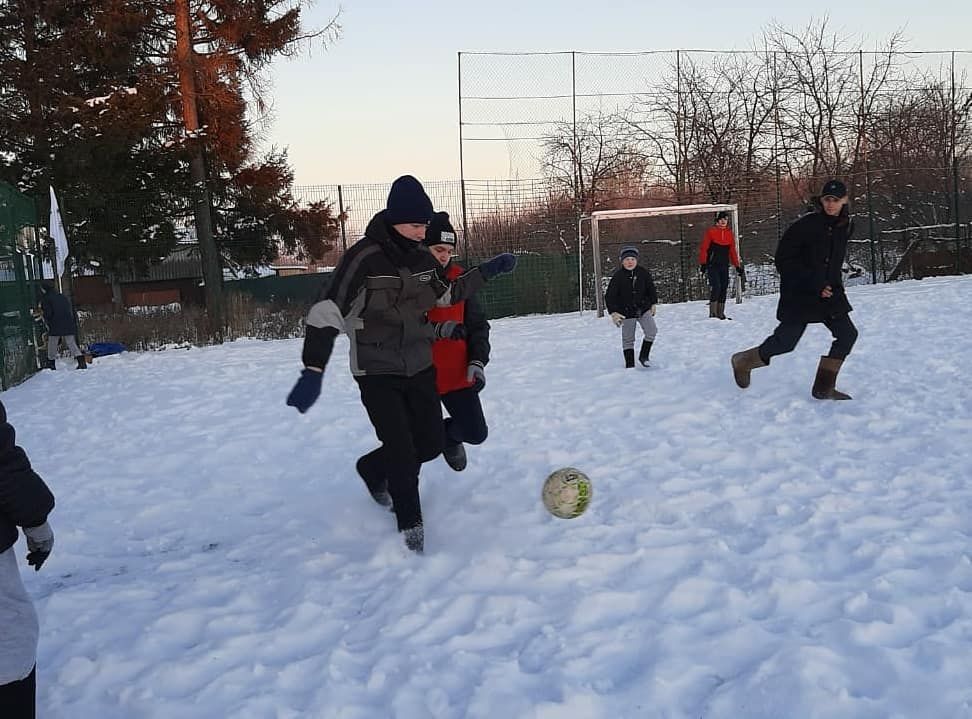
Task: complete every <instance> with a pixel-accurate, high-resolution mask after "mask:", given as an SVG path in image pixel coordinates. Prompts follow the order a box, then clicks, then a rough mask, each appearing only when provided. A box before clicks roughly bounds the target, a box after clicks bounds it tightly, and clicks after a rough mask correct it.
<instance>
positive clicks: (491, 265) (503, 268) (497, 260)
mask: <svg viewBox="0 0 972 719" xmlns="http://www.w3.org/2000/svg"><path fill="white" fill-rule="evenodd" d="M514 267H516V255H512V254H510V253H509V252H504V253H503V254H501V255H496V257H494V258H493V259H491V260H486V261H485V262H484V263H483V264H481V265H480V266H479V271H480V272H481V273H482V274H483V279H484V280H486V281H487V282H488V281H489V280H491V279H493V278H494V277H496V275H505V274H506V273H507V272H512V271H513V268H514Z"/></svg>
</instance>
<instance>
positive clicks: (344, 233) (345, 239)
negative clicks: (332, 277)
mask: <svg viewBox="0 0 972 719" xmlns="http://www.w3.org/2000/svg"><path fill="white" fill-rule="evenodd" d="M337 188H338V219H339V220H340V222H341V251H342V252H347V251H348V230H347V226H346V225H345V217H344V195H343V194H342V191H341V186H340V185H338V186H337Z"/></svg>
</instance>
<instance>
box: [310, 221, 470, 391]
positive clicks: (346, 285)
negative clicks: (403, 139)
mask: <svg viewBox="0 0 972 719" xmlns="http://www.w3.org/2000/svg"><path fill="white" fill-rule="evenodd" d="M484 284H485V280H484V279H483V276H482V273H480V271H479V268H474V269H472V270H469V271H468V272H465V273H464V274H462V275H461V276H460V277H458V278H456V279H455V280H453V281H452V282H450V281H448V280H447V279H446V278H445V273H444V270H443V268H442V266H441V265H440V264H439V263H438V261H437V260H436V259H435V258H434V257H433V256H432V254H431V253H430V252H429V250H428V248H427V247H424V246H422V245H421V244H420V243H418V242H412V241H411V240H406V239H405V238H402V237H396V236H393V234H392V231H391V230H390V228H389V227H388V226H387V224H386V222H385V213H384V212H379V213H378V214H377V215H375V217H374V218H373V219H372V220H371V222H370V223H369V224H368V229H367V230H365V236H364V237H363V238H361V240H359V241H358V242H356V243H355V244H354V245H353V246H352V247H350V248H349V249H348V251H347V252H346V253H345V254H344V257H342V258H341V261H340V263H339V264H338V266H337V269H336V270H335V271H334V275H333V277H332V278H331V282H330V284H329V285H328V287H327V289H326V290H325V292H324V296H323V297H322V298H321V299H320V301H318V302H317V303H316V304H315V305H314V306H313V307H311V310H310V312H309V313H308V315H307V323H306V324H307V327H306V334H305V337H304V351H303V362H304V365H305V366H308V367H318V368H321V369H323V368H324V366H325V365H326V364H327V361H328V360H329V359H330V356H331V351H332V349H333V347H334V338H335V337H336V336H337V334H338V333H339V332H346V333H347V335H348V337H349V338H350V340H351V373H352V374H353V375H355V376H363V375H400V376H404V377H412V376H414V375H416V374H418V373H419V372H422V371H423V370H426V369H428V368H429V367H431V366H432V342H433V341H434V340H435V327H434V325H433V324H432V323H430V322H429V320H428V318H427V316H426V313H427V312H428V311H429V310H430V309H432V308H433V307H436V306H441V307H445V306H448V305H451V304H453V303H454V302H458V301H459V300H462V299H465V298H467V297H470V296H471V295H472V294H474V293H475V292H476V291H477V290H478V289H479V288H481V287H482V286H483V285H484Z"/></svg>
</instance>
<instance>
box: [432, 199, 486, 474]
mask: <svg viewBox="0 0 972 719" xmlns="http://www.w3.org/2000/svg"><path fill="white" fill-rule="evenodd" d="M423 244H425V245H426V246H427V247H428V248H429V251H430V252H431V253H432V255H433V256H434V257H435V259H436V260H438V261H439V264H441V265H442V266H443V267H444V268H445V274H446V279H448V280H450V281H451V280H453V279H454V278H456V277H458V276H459V275H461V274H462V273H463V272H464V270H463V268H462V267H460V266H459V265H458V264H457V263H455V262H453V261H452V255H453V253H454V252H455V249H456V232H455V230H454V229H453V227H452V225H451V224H450V222H449V215H448V213H445V212H437V213H435V215H433V216H432V222H431V223H429V227H428V229H427V230H426V231H425V240H424V242H423ZM428 316H429V322H433V323H436V324H440V323H446V322H454V323H455V327H456V328H457V331H453V332H451V337H453V338H455V337H458V339H438V340H436V341H435V343H433V345H432V363H433V364H434V365H435V384H436V388H437V389H438V390H439V395H440V399H441V400H442V404H443V405H445V408H446V410H447V411H448V412H449V417H447V418H446V419H445V433H446V443H445V448H444V449H443V450H442V456H443V457H444V458H445V461H446V463H447V464H448V465H449V466H450V467H452V468H453V469H454V470H455V471H457V472H461V471H462V470H464V469H465V468H466V450H465V448H464V447H463V443H464V442H465V443H469V444H482V443H483V442H484V441H485V440H486V434H487V431H488V430H487V427H486V418H485V417H484V416H483V405H482V404H481V403H480V401H479V392H480V390H482V389H483V387H485V386H486V373H485V372H484V368H485V367H486V363H487V362H489V322H487V321H486V315H485V313H484V312H483V310H482V307H481V305H480V304H479V302H478V301H477V300H476V297H475V295H474V296H472V297H468V298H467V299H465V300H461V301H459V302H456V303H455V304H453V305H449V306H448V307H436V308H435V309H431V310H429V314H428ZM460 327H461V328H462V329H458V328H460ZM443 336H444V337H449V336H450V333H443Z"/></svg>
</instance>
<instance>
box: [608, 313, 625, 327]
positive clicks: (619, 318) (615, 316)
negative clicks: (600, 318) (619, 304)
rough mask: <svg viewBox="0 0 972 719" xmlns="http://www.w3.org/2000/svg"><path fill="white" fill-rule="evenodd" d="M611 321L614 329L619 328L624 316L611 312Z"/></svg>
mask: <svg viewBox="0 0 972 719" xmlns="http://www.w3.org/2000/svg"><path fill="white" fill-rule="evenodd" d="M611 321H612V322H613V323H614V326H615V327H620V326H621V323H622V322H624V315H623V314H621V313H620V312H612V313H611Z"/></svg>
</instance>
